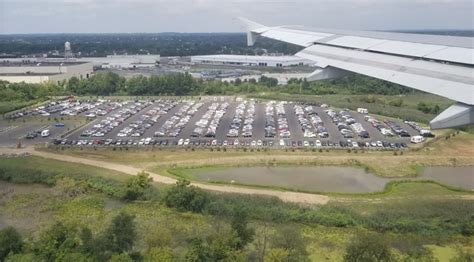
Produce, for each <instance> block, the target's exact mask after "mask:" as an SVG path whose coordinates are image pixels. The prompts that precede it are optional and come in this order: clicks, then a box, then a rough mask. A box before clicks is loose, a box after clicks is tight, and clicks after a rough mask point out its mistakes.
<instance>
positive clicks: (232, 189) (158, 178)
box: [0, 147, 329, 204]
mask: <svg viewBox="0 0 474 262" xmlns="http://www.w3.org/2000/svg"><path fill="white" fill-rule="evenodd" d="M5 153H6V154H21V153H29V154H31V155H34V156H39V157H43V158H48V159H54V160H59V161H65V162H71V163H79V164H85V165H90V166H96V167H101V168H105V169H109V170H114V171H118V172H122V173H125V174H128V175H136V174H137V173H139V172H141V171H143V170H142V169H139V168H136V167H132V166H128V165H123V164H118V163H111V162H106V161H99V160H91V159H85V158H79V157H74V156H68V155H60V154H53V153H49V152H43V151H36V150H35V149H34V148H32V147H28V148H22V149H10V148H0V154H5ZM147 173H149V174H150V176H151V177H152V178H153V181H155V182H158V183H163V184H174V183H176V179H173V178H170V177H167V176H162V175H159V174H156V173H151V172H148V171H147ZM192 185H194V186H197V187H199V188H202V189H205V190H212V191H217V192H223V193H239V194H248V195H264V196H274V197H278V198H280V199H281V200H283V201H285V202H293V203H304V204H326V203H327V202H328V201H329V197H328V196H325V195H318V194H308V193H299V192H288V191H276V190H267V189H253V188H243V187H236V186H226V185H210V184H202V183H192Z"/></svg>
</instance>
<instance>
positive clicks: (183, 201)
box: [164, 179, 209, 213]
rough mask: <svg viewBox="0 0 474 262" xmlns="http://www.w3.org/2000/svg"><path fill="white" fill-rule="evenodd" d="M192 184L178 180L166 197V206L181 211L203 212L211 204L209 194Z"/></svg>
mask: <svg viewBox="0 0 474 262" xmlns="http://www.w3.org/2000/svg"><path fill="white" fill-rule="evenodd" d="M190 184H191V183H190V182H189V181H187V180H184V179H180V180H178V181H177V182H176V185H174V186H173V187H172V188H171V189H170V190H168V192H167V194H166V195H165V197H164V202H165V204H166V206H168V207H173V208H176V209H178V210H181V211H192V212H196V213H199V212H202V211H203V209H204V207H205V206H206V204H208V202H209V199H208V196H207V193H206V192H204V191H202V190H201V189H199V188H197V187H195V186H191V185H190Z"/></svg>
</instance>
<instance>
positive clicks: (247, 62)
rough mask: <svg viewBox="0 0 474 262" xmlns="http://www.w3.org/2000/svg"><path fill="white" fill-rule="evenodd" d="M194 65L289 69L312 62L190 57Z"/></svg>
mask: <svg viewBox="0 0 474 262" xmlns="http://www.w3.org/2000/svg"><path fill="white" fill-rule="evenodd" d="M191 62H192V63H195V64H211V65H229V66H268V67H289V66H305V65H311V64H312V62H311V61H309V60H306V59H302V58H299V57H296V56H247V55H202V56H192V57H191Z"/></svg>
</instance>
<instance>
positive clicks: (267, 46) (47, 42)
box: [0, 33, 300, 57]
mask: <svg viewBox="0 0 474 262" xmlns="http://www.w3.org/2000/svg"><path fill="white" fill-rule="evenodd" d="M66 41H69V42H71V44H72V49H73V52H74V53H75V54H76V56H81V57H97V56H99V57H102V56H106V55H113V54H148V53H150V54H160V55H161V56H192V55H208V54H247V55H250V54H252V55H254V54H263V53H265V52H270V53H284V54H294V53H296V52H297V51H299V49H300V47H298V46H295V45H291V44H288V43H283V42H279V41H275V40H271V39H262V40H261V41H259V42H258V43H256V44H255V46H253V47H248V46H247V43H246V36H245V34H243V33H157V34H45V35H0V50H2V52H4V53H6V54H13V55H16V56H22V55H35V54H48V56H50V57H54V56H58V55H55V53H54V52H53V51H55V50H57V51H59V56H61V55H62V52H63V50H64V43H65V42H66Z"/></svg>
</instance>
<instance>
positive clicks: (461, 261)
mask: <svg viewBox="0 0 474 262" xmlns="http://www.w3.org/2000/svg"><path fill="white" fill-rule="evenodd" d="M473 261H474V254H473V253H472V252H470V251H467V250H464V249H459V250H458V253H457V254H456V256H455V257H453V258H452V259H451V262H473Z"/></svg>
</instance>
